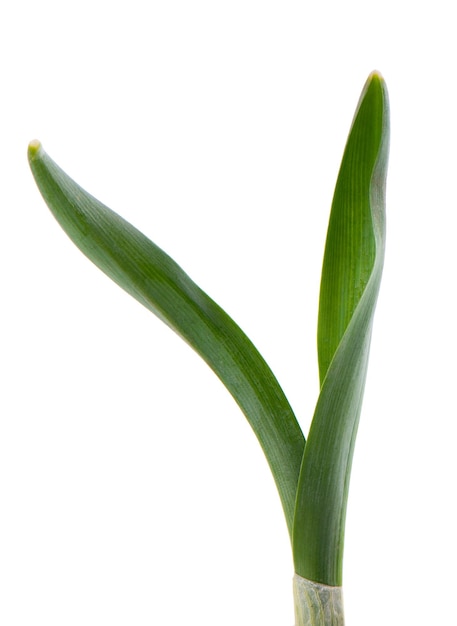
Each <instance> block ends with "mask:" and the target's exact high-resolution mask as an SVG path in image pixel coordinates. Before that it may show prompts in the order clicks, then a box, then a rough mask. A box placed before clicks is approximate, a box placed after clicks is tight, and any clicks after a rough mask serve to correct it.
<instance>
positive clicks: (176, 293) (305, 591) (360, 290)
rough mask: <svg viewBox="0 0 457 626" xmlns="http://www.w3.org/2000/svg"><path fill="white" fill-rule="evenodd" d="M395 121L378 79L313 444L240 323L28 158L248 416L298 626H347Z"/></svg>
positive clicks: (51, 202)
mask: <svg viewBox="0 0 457 626" xmlns="http://www.w3.org/2000/svg"><path fill="white" fill-rule="evenodd" d="M388 141H389V110H388V97H387V90H386V87H385V83H384V81H383V79H382V77H381V76H380V75H379V73H377V72H373V73H372V74H371V75H370V77H369V78H368V80H367V82H366V84H365V87H364V89H363V92H362V95H361V97H360V100H359V103H358V106H357V109H356V113H355V116H354V120H353V123H352V126H351V130H350V133H349V137H348V140H347V144H346V148H345V151H344V156H343V160H342V163H341V168H340V172H339V176H338V180H337V184H336V188H335V194H334V199H333V204H332V209H331V215H330V222H329V227H328V234H327V241H326V246H325V255H324V263H323V270H322V279H321V290H320V301H319V318H318V360H319V374H320V384H321V389H320V394H319V398H318V401H317V406H316V410H315V414H314V417H313V420H312V424H311V428H310V432H309V435H308V439H307V441H306V445H305V438H304V436H303V433H302V431H301V428H300V426H299V424H298V422H297V420H296V418H295V415H294V413H293V411H292V409H291V407H290V405H289V403H288V401H287V399H286V397H285V396H284V394H283V392H282V390H281V387H280V386H279V384H278V382H277V380H276V378H275V377H274V375H273V374H272V372H271V370H270V368H269V367H268V365H267V364H266V363H265V361H264V359H263V358H262V357H261V355H260V354H259V353H258V351H257V350H256V348H255V347H254V346H253V344H252V343H251V342H250V340H249V339H248V338H247V337H246V335H245V334H244V333H243V332H242V331H241V330H240V328H239V327H238V326H237V325H236V324H235V322H233V320H232V319H231V318H230V317H229V316H228V315H227V314H226V313H225V312H224V311H223V310H222V309H221V308H220V307H219V306H218V305H217V304H216V303H215V302H214V301H213V300H211V299H210V298H209V297H208V296H207V295H206V294H205V293H203V292H202V291H201V290H200V289H199V287H197V285H195V283H193V282H192V280H191V279H190V278H189V277H188V276H187V275H186V274H185V273H184V272H183V270H182V269H181V268H180V267H179V266H178V265H177V264H176V263H175V262H174V261H173V260H172V259H171V258H170V257H169V256H167V255H166V254H165V253H164V252H163V251H162V250H160V249H159V248H158V247H157V246H156V245H155V244H153V243H152V242H151V241H150V240H149V239H147V238H146V237H145V236H144V235H143V234H142V233H140V232H139V231H138V230H136V229H135V228H134V227H133V226H131V225H130V224H129V223H127V222H126V221H125V220H123V219H122V218H121V217H119V216H118V215H116V214H115V213H113V212H112V211H111V210H110V209H108V208H107V207H105V206H104V205H103V204H101V203H100V202H99V201H98V200H96V199H95V198H93V197H92V196H90V195H89V194H88V193H87V192H86V191H84V190H83V189H81V188H80V187H79V186H78V185H77V184H76V183H75V182H74V181H73V180H71V179H70V178H69V177H68V176H67V175H66V174H65V173H64V172H63V171H62V170H61V169H60V168H59V167H58V166H57V165H56V163H54V161H52V160H51V159H50V157H49V156H48V155H47V154H46V153H45V152H44V150H43V149H42V147H41V145H40V144H39V142H37V141H33V142H31V143H30V146H29V162H30V166H31V169H32V172H33V175H34V177H35V180H36V182H37V185H38V187H39V189H40V191H41V193H42V195H43V198H44V199H45V201H46V203H47V204H48V206H49V208H50V209H51V211H52V212H53V214H54V216H55V217H56V219H57V220H58V221H59V223H60V224H61V226H62V227H63V229H64V230H65V231H66V232H67V234H68V235H69V236H70V238H71V239H72V240H73V241H74V242H75V244H76V245H77V246H78V247H79V248H80V249H81V250H82V252H83V253H84V254H86V255H87V256H88V257H89V258H90V259H91V260H92V261H93V262H94V263H95V264H96V265H97V266H98V267H99V268H100V269H102V270H103V271H104V272H105V273H106V274H107V275H108V276H109V277H111V278H112V279H113V280H114V281H115V282H116V283H118V284H119V285H120V286H121V287H123V288H124V289H125V290H126V291H127V292H128V293H130V294H131V295H132V296H134V297H135V298H136V299H137V300H138V301H139V302H141V303H142V304H143V305H144V306H146V307H147V308H148V309H150V310H151V311H152V312H153V313H155V314H156V315H158V316H159V317H160V318H161V319H162V320H163V321H164V322H165V323H166V324H167V325H168V326H170V327H171V328H172V329H173V330H175V331H176V332H177V333H178V334H179V335H181V337H183V338H184V339H185V340H186V341H187V342H188V343H189V344H190V345H191V346H192V347H193V348H194V349H195V350H196V351H197V352H198V353H199V354H200V355H201V356H202V357H203V359H204V360H205V361H206V362H207V363H208V364H209V366H210V367H211V368H212V369H213V370H214V372H215V373H216V374H217V375H218V376H219V378H220V379H221V381H222V382H223V383H224V384H225V386H226V387H227V389H228V390H229V391H230V393H231V394H232V395H233V397H234V398H235V400H236V402H237V403H238V404H239V406H240V408H241V410H242V411H243V413H244V414H245V416H246V418H247V419H248V421H249V423H250V424H251V426H252V428H253V430H254V432H255V434H256V435H257V438H258V440H259V442H260V445H261V446H262V448H263V450H264V453H265V456H266V458H267V460H268V463H269V465H270V468H271V471H272V474H273V477H274V479H275V481H276V485H277V488H278V492H279V495H280V498H281V501H282V506H283V509H284V513H285V518H286V522H287V527H288V530H289V535H290V540H291V544H292V551H293V558H294V565H295V574H296V576H295V588H294V591H295V610H296V620H297V626H304V624H308V623H309V624H313V625H315V626H318V625H321V626H329V625H330V624H331V625H335V624H343V612H342V607H341V585H342V560H343V544H344V526H345V513H346V504H347V496H348V486H349V477H350V469H351V461H352V454H353V449H354V442H355V437H356V431H357V425H358V420H359V414H360V409H361V403H362V396H363V388H364V383H365V377H366V371H367V362H368V352H369V346H370V337H371V329H372V321H373V314H374V309H375V305H376V299H377V294H378V290H379V285H380V280H381V272H382V265H383V258H384V239H385V179H386V169H387V157H388Z"/></svg>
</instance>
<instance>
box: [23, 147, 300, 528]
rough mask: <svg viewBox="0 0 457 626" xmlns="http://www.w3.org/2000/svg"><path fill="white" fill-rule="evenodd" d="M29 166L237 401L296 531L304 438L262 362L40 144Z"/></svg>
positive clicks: (77, 234) (71, 223)
mask: <svg viewBox="0 0 457 626" xmlns="http://www.w3.org/2000/svg"><path fill="white" fill-rule="evenodd" d="M29 162H30V166H31V169H32V172H33V175H34V177H35V180H36V182H37V185H38V187H39V189H40V191H41V193H42V195H43V198H44V199H45V201H46V203H47V204H48V206H49V208H50V209H51V211H52V213H53V214H54V216H55V218H56V219H57V221H58V222H59V223H60V225H61V226H62V228H63V229H64V230H65V232H66V233H67V235H68V236H69V237H70V238H71V239H72V240H73V241H74V243H75V244H76V245H77V246H78V247H79V248H80V249H81V251H82V252H83V253H84V254H85V255H86V256H87V257H89V259H91V261H93V262H94V263H95V265H97V266H98V267H99V268H100V269H101V270H103V271H104V272H105V273H106V274H107V275H108V276H109V277H110V278H112V279H113V280H114V281H115V282H116V283H117V284H118V285H120V286H121V287H123V288H124V289H125V290H126V291H127V292H128V293H130V294H131V295H132V296H133V297H134V298H136V299H137V300H138V301H139V302H141V304H143V305H144V306H146V307H147V308H148V309H150V310H151V311H152V312H153V313H155V314H156V315H157V316H159V317H160V318H161V319H162V320H163V321H164V322H165V323H166V324H168V326H170V327H171V328H172V329H173V330H175V331H176V332H177V333H178V334H179V335H180V336H181V337H182V338H183V339H185V340H186V341H187V342H188V343H189V344H190V345H191V346H192V347H193V348H194V349H195V350H196V351H197V352H198V353H199V354H200V355H201V356H202V357H203V359H204V360H205V361H206V362H207V363H208V364H209V365H210V367H211V368H212V369H213V370H214V372H215V373H216V374H217V375H218V376H219V378H220V379H221V381H222V382H223V383H224V385H225V386H226V387H227V389H228V390H229V391H230V393H231V394H232V395H233V397H234V398H235V400H236V402H237V403H238V404H239V406H240V407H241V409H242V411H243V412H244V414H245V416H246V417H247V419H248V421H249V423H250V424H251V426H252V428H253V430H254V432H255V434H256V435H257V438H258V440H259V442H260V444H261V446H262V448H263V450H264V452H265V455H266V458H267V460H268V463H269V465H270V467H271V470H272V473H273V476H274V479H275V481H276V485H277V488H278V491H279V494H280V497H281V501H282V505H283V508H284V512H285V516H286V521H287V524H288V528H289V532H290V533H291V532H292V524H293V512H294V504H295V495H296V488H297V482H298V475H299V470H300V464H301V460H302V456H303V448H304V437H303V434H302V432H301V429H300V427H299V425H298V423H297V420H296V419H295V416H294V414H293V412H292V409H291V408H290V406H289V403H288V401H287V399H286V397H285V396H284V393H283V391H282V390H281V387H280V386H279V384H278V382H277V380H276V378H275V377H274V375H273V374H272V372H271V370H270V368H269V367H268V366H267V364H266V363H265V361H264V359H263V358H262V357H261V355H260V354H259V353H258V351H257V350H256V348H255V347H254V346H253V345H252V343H251V342H250V340H249V339H248V338H247V337H246V335H245V334H244V333H243V332H242V331H241V330H240V328H239V327H238V326H237V325H236V324H235V322H234V321H233V320H232V319H231V318H230V317H229V316H228V315H227V314H226V313H225V312H224V311H223V310H222V309H221V308H220V307H219V306H218V305H217V304H216V303H215V302H214V301H213V300H211V298H209V297H208V296H207V295H206V294H205V293H204V292H203V291H202V290H201V289H200V288H199V287H197V285H196V284H195V283H194V282H193V281H192V280H191V279H190V278H189V277H188V276H187V275H186V274H185V273H184V272H183V270H182V269H181V268H180V267H179V266H178V265H177V264H176V263H175V262H174V261H173V260H172V259H171V258H170V257H169V256H168V255H167V254H165V253H164V252H163V251H162V250H161V249H160V248H158V247H157V246H156V245H155V244H153V243H152V242H151V241H150V240H149V239H147V237H145V236H144V235H143V234H142V233H141V232H139V231H138V230H137V229H136V228H134V227H133V226H132V225H131V224H129V223H128V222H126V221H125V220H124V219H122V218H121V217H119V215H117V214H116V213H114V212H113V211H111V210H110V209H108V208H107V207H106V206H104V205H103V204H102V203H101V202H99V201H98V200H96V199H95V198H94V197H93V196H91V195H90V194H88V193H87V192H86V191H84V190H83V189H81V187H79V186H78V185H77V184H76V183H75V182H74V181H73V180H72V179H71V178H70V177H69V176H67V174H65V173H64V172H63V171H62V170H61V169H60V168H59V167H58V166H57V165H56V163H54V161H52V159H51V158H50V157H49V156H48V155H47V154H46V153H45V152H44V150H43V149H42V147H41V145H40V144H39V143H38V142H32V143H31V144H30V146H29ZM211 445H214V444H213V443H212V444H211Z"/></svg>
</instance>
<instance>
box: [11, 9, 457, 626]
mask: <svg viewBox="0 0 457 626" xmlns="http://www.w3.org/2000/svg"><path fill="white" fill-rule="evenodd" d="M454 11H455V3H453V2H450V1H449V2H446V1H444V0H437V1H435V2H434V3H433V4H432V3H430V2H427V3H425V2H421V1H419V2H418V1H415V2H412V1H408V2H405V1H402V0H396V1H395V2H394V1H393V0H387V1H386V2H383V3H379V2H376V3H375V2H372V1H366V0H365V1H359V2H357V1H355V0H348V1H346V2H336V1H321V2H306V1H304V0H302V1H301V2H298V1H295V2H292V1H291V2H289V1H285V2H284V1H282V2H279V1H265V0H264V1H263V2H259V1H256V0H243V1H238V0H232V1H231V2H225V1H224V2H219V1H218V0H212V1H209V0H208V1H203V0H188V1H187V2H184V1H177V0H166V1H165V0H162V1H154V0H153V1H150V2H145V1H140V0H133V1H130V2H129V3H120V2H117V1H116V0H112V1H111V2H107V1H102V0H90V1H88V0H80V1H79V2H78V3H76V2H64V1H60V2H56V1H52V0H41V1H40V2H32V1H31V0H29V1H27V0H16V2H14V3H11V2H10V3H4V4H3V5H2V9H0V96H1V97H0V113H1V118H0V128H1V140H2V150H1V154H0V210H1V229H0V238H1V241H0V254H1V284H2V307H1V316H2V317H1V321H2V323H1V344H0V345H1V352H0V359H1V368H2V371H1V394H0V403H1V407H0V409H1V414H0V624H2V626H29V625H32V624H34V625H41V624H43V625H44V624H46V626H57V625H58V626H82V625H83V624H84V626H101V625H105V624H106V625H110V626H124V625H125V626H127V625H129V626H130V625H132V624H135V626H145V625H151V624H152V625H159V624H160V626H176V625H177V624H195V625H197V624H198V625H199V626H206V625H208V626H209V625H211V626H228V625H231V626H232V625H234V624H236V625H237V626H279V625H281V626H282V625H284V626H291V625H292V623H293V606H292V596H291V578H292V573H293V572H292V561H291V556H290V549H289V545H288V538H287V532H286V527H285V523H284V521H283V517H282V511H281V507H280V504H279V499H278V496H277V495H276V492H275V487H274V484H273V481H272V479H271V477H270V474H269V470H268V467H267V464H266V462H265V461H264V459H263V456H262V453H261V452H260V449H259V447H258V445H257V442H256V440H255V438H254V436H253V435H252V433H251V431H250V428H249V426H248V425H247V423H246V421H245V419H244V417H243V416H242V415H241V414H240V412H239V410H238V408H237V406H236V405H235V403H234V402H233V400H232V399H231V398H230V396H229V395H228V393H227V392H226V391H225V389H224V388H223V386H222V385H221V384H220V383H219V381H218V380H217V379H216V377H215V376H214V375H213V374H212V372H211V371H209V370H208V368H207V367H206V366H205V365H204V364H203V363H202V362H201V361H200V360H199V358H198V357H197V356H196V355H195V354H194V353H193V352H192V351H191V350H190V349H189V348H188V347H187V346H186V345H185V344H184V343H182V342H181V340H180V339H179V338H177V337H176V336H175V335H174V334H173V333H172V332H171V331H169V330H168V328H166V327H165V326H164V325H163V324H162V323H161V322H159V321H158V320H156V319H155V318H154V317H152V316H151V314H150V313H148V312H147V311H146V310H145V309H143V308H142V307H141V306H140V305H139V304H137V303H136V302H135V301H134V300H132V299H131V298H130V297H129V296H127V295H125V294H124V293H123V292H122V291H121V290H120V289H119V288H118V287H116V286H115V285H114V284H112V283H110V281H109V280H108V279H106V278H105V277H104V276H103V275H102V274H101V273H100V272H99V271H98V270H96V269H95V268H94V267H93V266H92V265H91V264H90V262H88V261H87V260H86V259H85V258H84V257H83V256H82V255H81V254H80V252H79V251H78V250H77V249H76V248H75V247H74V246H73V245H72V244H71V243H70V242H69V241H68V239H67V238H66V236H65V235H64V234H63V233H62V231H61V230H60V228H59V227H58V225H57V224H56V223H55V222H54V220H53V218H52V217H51V215H50V214H49V212H48V210H47V209H46V207H45V205H44V203H43V201H42V199H41V197H40V195H39V193H38V191H37V189H36V187H35V185H34V182H33V179H32V177H31V174H30V172H29V169H28V165H27V160H26V149H27V144H28V142H29V141H30V140H31V139H34V138H38V139H40V140H41V141H42V142H43V145H44V148H45V149H46V150H47V152H48V153H49V154H50V155H51V156H52V157H53V158H54V159H55V160H56V161H57V162H58V163H59V164H60V165H61V166H62V167H63V168H64V169H65V170H66V171H67V172H68V173H69V174H70V175H71V176H72V177H73V178H75V179H76V180H77V181H78V182H79V183H80V184H81V185H82V186H84V187H85V188H86V189H88V190H89V191H90V192H91V193H92V194H94V195H95V196H97V197H98V198H100V199H101V200H102V201H103V202H105V203H106V204H108V205H109V206H111V207H112V208H113V209H115V210H116V211H118V212H119V213H121V214H122V215H123V216H125V217H126V218H127V219H128V220H129V221H131V222H133V223H134V224H135V225H136V226H137V227H139V228H140V229H141V230H143V231H144V232H145V233H146V234H147V235H148V236H149V237H151V238H152V239H153V240H154V241H155V242H156V243H157V244H159V245H160V246H161V247H162V248H164V249H165V250H166V251H167V252H168V253H169V254H171V255H172V256H173V257H174V258H175V259H176V260H177V261H178V262H179V263H180V264H181V265H182V266H183V267H184V268H185V270H186V271H187V272H188V273H189V274H190V275H191V276H192V277H193V278H194V280H195V281H196V282H197V283H198V284H200V286H202V287H203V288H204V289H205V290H206V291H207V292H208V293H209V294H210V295H211V296H212V297H213V298H214V299H215V300H216V301H217V302H219V304H221V305H222V306H223V307H224V308H225V309H226V310H227V311H228V312H229V313H230V314H231V315H232V317H234V319H235V320H236V321H237V322H238V323H239V324H240V325H241V327H242V328H243V329H244V330H245V331H246V332H247V334H248V335H249V336H250V337H251V339H252V340H253V341H254V343H255V344H256V345H257V346H258V348H259V349H260V351H261V352H262V353H263V355H264V356H265V358H266V359H267V361H268V362H269V364H270V365H271V367H272V369H273V371H274V372H275V373H276V375H277V377H278V378H279V380H280V382H281V384H282V386H283V388H284V390H285V392H286V394H287V395H288V397H289V399H290V401H291V403H292V405H293V406H294V408H295V410H296V413H297V415H298V417H299V420H300V422H301V424H302V426H303V429H304V431H305V432H307V430H308V427H309V423H310V419H311V416H312V412H313V407H314V403H315V400H316V398H317V393H318V384H317V366H316V350H315V328H316V316H317V299H318V286H319V276H320V266H321V261H322V253H323V246H324V240H325V231H326V226H327V219H328V212H329V207H330V203H331V198H332V193H333V186H334V182H335V179H336V175H337V171H338V167H339V162H340V158H341V155H342V151H343V148H344V144H345V140H346V136H347V132H348V129H349V126H350V123H351V120H352V115H353V112H354V109H355V106H356V104H357V100H358V97H359V94H360V91H361V89H362V87H363V84H364V82H365V80H366V78H367V76H368V74H369V73H370V71H371V70H373V69H378V70H380V71H381V72H382V74H383V75H384V77H385V79H386V81H387V85H388V88H389V91H390V98H391V113H392V140H391V159H390V171H389V179H388V243H387V257H386V266H385V272H384V279H383V284H382V290H381V296H380V300H379V304H378V309H377V314H376V322H375V329H374V339H373V344H372V354H371V362H370V370H369V378H368V383H367V389H366V396H365V403H364V408H363V414H362V419H361V425H360V429H359V436H358V441H357V446H356V454H355V459H354V465H353V477H352V483H351V493H350V499H349V509H348V518H347V536H346V551H345V568H344V588H345V604H346V617H347V624H348V626H367V625H369V626H385V624H387V623H388V624H391V625H397V624H398V625H399V626H404V625H405V624H414V625H415V626H421V625H424V626H425V625H427V626H428V625H429V624H457V616H456V614H455V610H454V607H455V601H454V600H453V599H452V597H453V594H454V593H455V586H456V578H457V574H456V569H455V565H454V564H455V561H456V559H457V541H456V532H455V528H456V527H457V515H456V512H455V499H456V475H457V458H456V453H455V447H456V444H455V439H456V426H455V424H456V417H457V416H456V413H457V399H456V397H455V393H454V390H455V386H456V383H455V374H456V359H455V353H456V349H457V334H456V331H455V318H456V304H455V297H454V292H455V281H456V279H455V276H456V272H455V268H456V266H457V250H456V244H455V213H456V208H457V207H456V193H455V180H456V150H455V145H456V138H457V125H456V106H457V90H456V81H455V61H456V56H457V43H456V38H455V14H454Z"/></svg>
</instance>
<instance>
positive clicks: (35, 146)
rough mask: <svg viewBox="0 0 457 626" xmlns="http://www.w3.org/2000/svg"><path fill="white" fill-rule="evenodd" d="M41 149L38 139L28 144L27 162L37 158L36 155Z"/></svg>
mask: <svg viewBox="0 0 457 626" xmlns="http://www.w3.org/2000/svg"><path fill="white" fill-rule="evenodd" d="M41 149H42V147H41V142H40V141H38V139H33V140H32V141H31V142H30V143H29V148H28V157H29V161H31V160H32V159H33V158H35V157H36V156H37V154H38V153H39V152H40V150H41Z"/></svg>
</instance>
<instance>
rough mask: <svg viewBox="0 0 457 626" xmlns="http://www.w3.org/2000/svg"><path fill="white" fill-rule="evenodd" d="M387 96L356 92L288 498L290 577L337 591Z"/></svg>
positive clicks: (372, 284)
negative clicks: (310, 398) (302, 437)
mask: <svg viewBox="0 0 457 626" xmlns="http://www.w3.org/2000/svg"><path fill="white" fill-rule="evenodd" d="M388 142H389V108H388V96H387V89H386V86H385V83H384V81H383V79H382V77H381V76H380V75H379V74H378V73H373V74H372V75H371V76H370V77H369V79H368V81H367V83H366V85H365V87H364V90H363V92H362V95H361V98H360V100H359V104H358V107H357V110H356V113H355V117H354V121H353V124H352V127H351V130H350V133H349V137H348V141H347V144H346V148H345V152H344V156H343V160H342V164H341V168H340V172H339V175H338V181H337V184H336V188H335V194H334V200H333V204H332V211H331V215H330V221H329V229H328V234H327V242H326V248H325V255H324V263H323V270H322V280H321V294H320V303H319V321H318V356H319V372H320V378H321V392H320V395H319V399H318V402H317V406H316V410H315V414H314V418H313V421H312V424H311V428H310V432H309V436H308V440H307V443H306V448H305V452H304V455H303V463H302V467H301V472H300V479H299V485H298V491H297V503H296V511H295V520H294V531H293V552H294V562H295V570H296V572H297V574H299V575H300V576H302V577H303V578H307V579H309V580H313V581H316V582H320V583H323V584H327V585H341V582H342V559H343V544H344V526H345V516H346V504H347V496H348V487H349V478H350V471H351V463H352V455H353V450H354V443H355V437H356V432H357V426H358V421H359V415H360V409H361V404H362V396H363V389H364V384H365V378H366V371H367V362H368V352H369V346H370V337H371V329H372V321H373V315H374V309H375V305H376V300H377V295H378V290H379V285H380V281H381V273H382V266H383V260H384V240H385V181H386V170H387V157H388Z"/></svg>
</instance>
